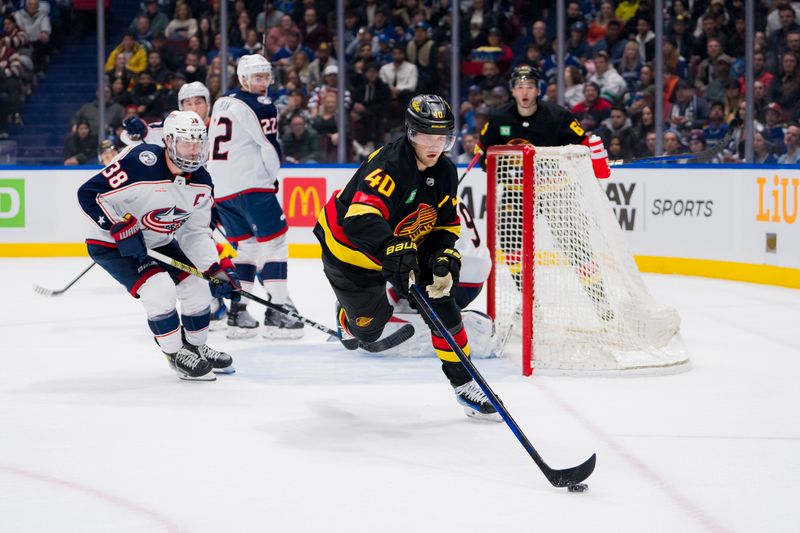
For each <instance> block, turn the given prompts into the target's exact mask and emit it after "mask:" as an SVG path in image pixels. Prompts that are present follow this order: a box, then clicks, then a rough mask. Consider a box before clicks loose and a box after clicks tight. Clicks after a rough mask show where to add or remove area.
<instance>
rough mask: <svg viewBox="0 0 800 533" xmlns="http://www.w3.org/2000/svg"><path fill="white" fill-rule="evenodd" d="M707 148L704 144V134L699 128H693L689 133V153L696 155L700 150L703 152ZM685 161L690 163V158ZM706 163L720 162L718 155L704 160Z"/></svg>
mask: <svg viewBox="0 0 800 533" xmlns="http://www.w3.org/2000/svg"><path fill="white" fill-rule="evenodd" d="M706 148H707V145H706V136H705V135H704V134H703V132H702V131H700V130H693V131H692V132H691V133H689V152H688V153H689V154H691V155H695V156H696V155H697V154H700V153H702V152H705V150H706ZM687 162H689V163H691V162H692V160H691V159H687ZM704 162H707V163H721V162H722V161H721V160H720V158H719V156H714V157H712V158H711V159H709V160H707V161H704Z"/></svg>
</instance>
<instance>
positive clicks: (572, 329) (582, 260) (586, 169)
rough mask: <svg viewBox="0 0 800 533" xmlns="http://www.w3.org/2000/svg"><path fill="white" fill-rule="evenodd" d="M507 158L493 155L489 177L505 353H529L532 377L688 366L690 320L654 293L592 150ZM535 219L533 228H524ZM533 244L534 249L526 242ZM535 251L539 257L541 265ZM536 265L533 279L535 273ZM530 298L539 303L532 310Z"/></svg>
mask: <svg viewBox="0 0 800 533" xmlns="http://www.w3.org/2000/svg"><path fill="white" fill-rule="evenodd" d="M498 152H500V153H493V152H492V151H490V153H489V154H490V158H494V160H495V162H494V164H492V163H490V165H489V170H490V175H489V178H488V179H489V184H488V186H489V187H493V186H494V187H495V190H494V194H493V195H491V194H490V198H491V197H492V196H493V198H494V213H495V215H494V217H489V225H490V227H489V229H488V231H489V232H492V233H493V237H494V238H493V239H492V240H493V242H494V248H495V266H494V283H490V288H489V298H490V299H492V300H493V304H494V305H493V306H492V304H491V303H490V309H491V308H492V307H493V308H494V314H495V320H496V325H497V330H498V332H499V334H500V335H501V336H502V338H503V341H504V342H505V345H504V352H503V353H504V354H505V355H506V356H509V355H511V356H519V357H521V359H522V364H523V371H525V370H526V368H529V369H531V370H534V371H535V372H537V373H542V374H547V373H551V374H593V375H600V374H640V373H647V374H660V373H672V372H679V371H683V370H686V369H688V368H689V357H688V354H687V353H686V350H685V349H684V347H683V344H682V342H681V340H680V337H679V335H678V332H679V328H680V317H679V316H678V313H677V312H676V311H675V310H674V309H672V308H668V307H663V306H660V305H659V304H658V303H657V302H656V301H655V300H654V299H653V297H652V296H651V295H650V294H649V292H648V291H647V288H646V287H645V285H644V282H643V280H642V277H641V275H640V273H639V270H638V268H637V267H636V263H635V262H634V260H633V256H632V255H631V253H630V252H629V251H628V249H627V247H626V245H625V242H624V238H623V233H622V230H621V229H620V227H619V225H618V223H617V221H616V219H615V217H614V214H613V210H612V208H611V206H610V205H609V203H608V200H607V198H606V196H605V194H604V192H603V189H602V186H601V184H600V183H599V182H598V180H597V179H596V178H595V177H594V173H593V171H592V165H591V161H590V159H589V151H588V148H586V147H584V146H566V147H552V148H536V149H535V154H534V153H533V150H531V148H530V147H528V148H527V149H525V150H523V148H522V147H514V148H510V147H504V148H503V149H500V150H498ZM526 154H527V155H526ZM525 165H533V166H532V172H531V167H530V166H529V167H528V171H527V172H525ZM492 170H494V172H492ZM491 174H494V175H491ZM523 175H527V176H533V187H528V188H527V190H526V187H524V186H523V183H524V180H523ZM490 202H491V200H490ZM526 202H528V205H532V206H533V209H531V210H530V211H529V214H530V216H531V218H533V220H530V219H528V220H526V219H525V218H524V216H523V205H524V204H525V203H526ZM488 207H489V209H492V207H491V206H488ZM531 223H533V227H532V231H527V232H526V231H524V229H525V226H526V225H529V224H531ZM492 226H493V227H492ZM528 228H529V230H530V226H528ZM526 239H530V240H531V243H529V245H530V244H532V246H529V247H526V246H525V240H526ZM490 242H491V241H490ZM526 250H532V251H533V254H534V257H535V259H534V260H533V261H531V260H530V258H529V257H526V255H525V252H526ZM526 269H532V270H531V272H532V275H527V276H526V275H525V270H526ZM525 299H528V301H530V300H532V302H533V303H532V305H528V306H525V305H523V301H524V300H525ZM531 315H532V316H531ZM531 320H532V323H531V325H532V327H531V328H530V329H531V330H532V332H530V333H529V334H528V335H527V336H528V338H525V337H526V332H527V331H528V330H527V329H526V328H523V324H524V323H525V322H526V321H531ZM525 373H528V372H525Z"/></svg>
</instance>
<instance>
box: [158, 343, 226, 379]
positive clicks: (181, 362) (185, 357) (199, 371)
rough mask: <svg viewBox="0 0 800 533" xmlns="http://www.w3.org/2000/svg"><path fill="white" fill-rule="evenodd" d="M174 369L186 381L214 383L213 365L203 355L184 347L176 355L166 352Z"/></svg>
mask: <svg viewBox="0 0 800 533" xmlns="http://www.w3.org/2000/svg"><path fill="white" fill-rule="evenodd" d="M164 355H166V356H167V361H169V364H170V366H171V367H172V369H173V370H174V371H175V372H176V373H177V374H178V377H179V378H181V379H183V380H185V381H214V380H215V379H217V377H216V376H215V375H214V373H213V372H212V371H211V370H212V363H211V361H209V360H208V359H206V358H205V357H203V356H202V355H199V354H197V353H195V352H193V351H192V350H189V349H188V348H186V346H182V347H181V348H179V349H178V351H177V352H175V353H167V352H164Z"/></svg>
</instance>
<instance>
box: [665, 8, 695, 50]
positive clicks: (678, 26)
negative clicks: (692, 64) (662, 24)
mask: <svg viewBox="0 0 800 533" xmlns="http://www.w3.org/2000/svg"><path fill="white" fill-rule="evenodd" d="M688 21H689V18H688V15H677V16H676V17H675V18H674V19H672V24H671V30H672V31H671V32H670V35H669V36H670V37H672V38H673V39H674V40H675V46H676V48H677V49H678V54H679V55H680V56H681V57H684V58H687V59H688V58H689V57H691V55H692V52H693V51H694V39H693V38H692V33H691V32H690V31H689V24H688Z"/></svg>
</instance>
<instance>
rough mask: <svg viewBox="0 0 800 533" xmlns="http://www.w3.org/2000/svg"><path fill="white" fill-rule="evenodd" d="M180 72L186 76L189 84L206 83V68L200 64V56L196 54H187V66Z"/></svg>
mask: <svg viewBox="0 0 800 533" xmlns="http://www.w3.org/2000/svg"><path fill="white" fill-rule="evenodd" d="M179 72H181V73H182V74H183V75H184V77H185V78H186V81H187V83H192V82H193V81H199V82H203V83H205V81H206V74H207V71H206V67H205V66H203V65H202V64H200V56H199V55H198V54H197V53H196V52H189V53H187V54H186V59H185V64H184V66H183V68H181V69H180V70H179Z"/></svg>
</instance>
